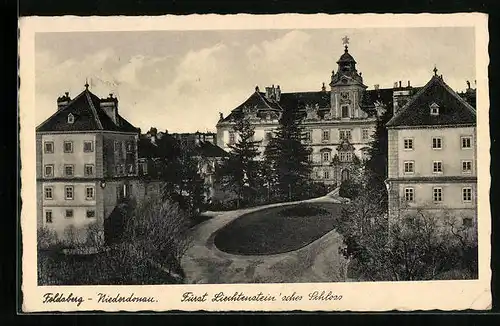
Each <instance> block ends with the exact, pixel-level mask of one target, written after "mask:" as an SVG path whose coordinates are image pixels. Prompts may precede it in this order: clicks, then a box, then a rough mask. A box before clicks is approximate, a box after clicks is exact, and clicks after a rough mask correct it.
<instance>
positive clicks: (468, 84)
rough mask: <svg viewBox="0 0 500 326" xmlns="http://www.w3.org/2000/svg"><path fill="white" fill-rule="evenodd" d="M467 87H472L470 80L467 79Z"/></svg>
mask: <svg viewBox="0 0 500 326" xmlns="http://www.w3.org/2000/svg"><path fill="white" fill-rule="evenodd" d="M467 89H470V81H467Z"/></svg>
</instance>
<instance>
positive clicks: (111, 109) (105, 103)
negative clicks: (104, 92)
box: [100, 94, 118, 125]
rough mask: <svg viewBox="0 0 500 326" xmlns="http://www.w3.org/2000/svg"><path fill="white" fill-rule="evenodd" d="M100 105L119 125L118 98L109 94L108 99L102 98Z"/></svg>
mask: <svg viewBox="0 0 500 326" xmlns="http://www.w3.org/2000/svg"><path fill="white" fill-rule="evenodd" d="M100 107H101V109H102V110H104V112H106V114H107V115H108V116H109V117H110V118H111V120H113V122H114V123H115V124H116V125H118V99H117V98H116V97H113V94H109V97H108V98H106V99H101V103H100Z"/></svg>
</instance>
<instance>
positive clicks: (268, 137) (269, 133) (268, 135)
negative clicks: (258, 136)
mask: <svg viewBox="0 0 500 326" xmlns="http://www.w3.org/2000/svg"><path fill="white" fill-rule="evenodd" d="M309 136H310V135H309ZM265 139H266V140H267V141H269V140H271V139H273V133H272V132H270V131H266V136H265Z"/></svg>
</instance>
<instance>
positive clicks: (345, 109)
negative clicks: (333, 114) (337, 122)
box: [341, 105, 349, 118]
mask: <svg viewBox="0 0 500 326" xmlns="http://www.w3.org/2000/svg"><path fill="white" fill-rule="evenodd" d="M341 110H342V118H349V106H347V105H342V108H341Z"/></svg>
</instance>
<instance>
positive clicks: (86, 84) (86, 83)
mask: <svg viewBox="0 0 500 326" xmlns="http://www.w3.org/2000/svg"><path fill="white" fill-rule="evenodd" d="M84 86H85V89H89V80H88V78H85V85H84Z"/></svg>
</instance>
